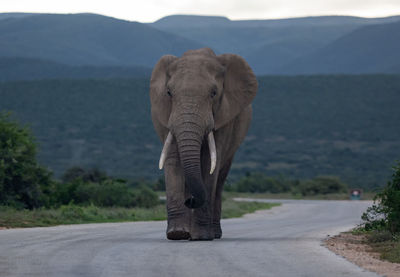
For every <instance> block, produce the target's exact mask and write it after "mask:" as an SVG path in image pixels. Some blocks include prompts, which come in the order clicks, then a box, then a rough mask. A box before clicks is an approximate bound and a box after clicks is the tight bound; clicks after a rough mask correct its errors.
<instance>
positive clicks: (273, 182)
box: [228, 173, 290, 193]
mask: <svg viewBox="0 0 400 277" xmlns="http://www.w3.org/2000/svg"><path fill="white" fill-rule="evenodd" d="M228 190H230V191H237V192H252V193H255V192H271V193H281V192H288V191H290V182H288V181H284V180H279V179H277V178H272V177H268V176H266V175H264V174H262V173H253V174H250V173H248V174H246V176H245V177H242V178H241V179H240V180H239V181H238V182H236V183H235V184H233V185H232V186H231V187H230V188H228Z"/></svg>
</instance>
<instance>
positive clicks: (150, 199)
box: [134, 186, 159, 208]
mask: <svg viewBox="0 0 400 277" xmlns="http://www.w3.org/2000/svg"><path fill="white" fill-rule="evenodd" d="M134 199H135V205H136V206H139V207H144V208H151V207H154V206H156V205H157V204H158V203H159V200H158V195H157V194H156V193H155V192H154V191H153V190H151V189H150V188H148V187H145V186H141V187H139V188H138V189H136V190H134Z"/></svg>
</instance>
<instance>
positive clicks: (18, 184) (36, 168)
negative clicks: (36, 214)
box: [0, 114, 53, 209]
mask: <svg viewBox="0 0 400 277" xmlns="http://www.w3.org/2000/svg"><path fill="white" fill-rule="evenodd" d="M36 151H37V150H36V144H35V142H34V138H33V136H32V134H31V132H30V130H29V129H28V128H27V127H21V126H19V125H18V123H16V122H15V121H12V120H11V119H10V115H9V114H0V205H9V206H14V207H19V208H29V209H32V208H36V207H40V206H43V205H49V204H50V197H49V192H50V191H51V190H52V186H53V181H52V179H51V173H50V172H49V171H48V170H47V169H45V168H44V167H42V166H40V165H39V164H38V163H37V161H36Z"/></svg>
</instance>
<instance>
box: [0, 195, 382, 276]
mask: <svg viewBox="0 0 400 277" xmlns="http://www.w3.org/2000/svg"><path fill="white" fill-rule="evenodd" d="M278 202H282V203H283V205H282V206H280V207H275V208H273V209H272V210H269V211H259V212H257V213H255V214H251V215H246V216H245V217H243V218H237V219H228V220H224V221H223V225H222V228H223V237H222V239H221V240H214V241H193V242H191V241H168V240H167V239H166V238H165V228H166V222H136V223H110V224H85V225H72V226H71V225H70V226H58V227H49V228H29V229H13V230H0V276H2V277H3V276H4V277H12V276H40V277H44V276H57V277H64V276H96V277H100V276H106V277H114V276H115V277H118V276H177V277H179V276H185V277H186V276H189V277H197V276H207V277H209V276H240V277H243V276H273V277H281V276H283V277H285V276H296V277H297V276H318V277H320V276H322V277H329V276H334V277H338V276H352V277H354V276H378V275H376V274H374V273H371V272H367V271H365V270H363V269H361V268H359V267H357V266H356V265H353V264H352V263H350V262H348V261H346V260H345V259H344V258H342V257H340V256H337V255H335V254H334V253H332V252H330V251H329V250H327V249H326V248H325V247H323V246H321V241H322V240H323V239H324V238H326V236H327V235H334V234H337V233H338V232H340V231H345V230H348V229H350V228H351V227H354V226H355V225H356V224H358V223H359V222H360V215H361V214H362V212H363V211H365V209H366V208H367V206H369V205H370V204H371V203H370V202H364V201H303V200H298V201H296V200H284V201H282V200H279V201H278Z"/></svg>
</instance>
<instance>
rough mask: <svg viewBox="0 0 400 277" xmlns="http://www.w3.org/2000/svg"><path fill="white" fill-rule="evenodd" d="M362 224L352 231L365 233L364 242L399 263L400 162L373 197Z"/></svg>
mask: <svg viewBox="0 0 400 277" xmlns="http://www.w3.org/2000/svg"><path fill="white" fill-rule="evenodd" d="M362 220H363V224H362V226H360V228H358V229H356V230H355V231H354V232H355V233H358V234H365V236H366V241H365V242H366V243H367V244H368V245H370V246H371V247H372V249H373V251H375V252H378V253H380V254H381V258H382V259H385V260H388V261H390V262H395V263H400V162H398V163H397V165H396V166H395V167H394V173H393V176H392V179H391V180H390V181H389V182H388V183H387V185H386V186H385V187H384V188H383V189H382V191H381V192H379V193H378V194H377V195H376V196H375V198H374V204H373V205H372V206H371V207H369V208H368V209H367V211H366V212H365V213H364V214H363V215H362Z"/></svg>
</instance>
